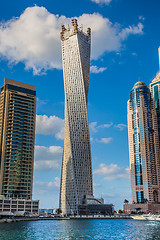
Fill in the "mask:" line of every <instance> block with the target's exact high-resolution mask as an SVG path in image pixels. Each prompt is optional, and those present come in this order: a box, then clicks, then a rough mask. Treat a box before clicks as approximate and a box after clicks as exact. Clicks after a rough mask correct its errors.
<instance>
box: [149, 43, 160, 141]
mask: <svg viewBox="0 0 160 240" xmlns="http://www.w3.org/2000/svg"><path fill="white" fill-rule="evenodd" d="M158 54H159V72H158V74H157V76H156V77H155V78H154V79H153V80H152V82H151V83H150V85H149V88H150V92H151V95H152V98H153V99H154V101H155V107H156V113H157V123H158V136H159V146H160V47H159V48H158Z"/></svg>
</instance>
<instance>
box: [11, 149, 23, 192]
mask: <svg viewBox="0 0 160 240" xmlns="http://www.w3.org/2000/svg"><path fill="white" fill-rule="evenodd" d="M22 158H23V154H22V149H18V150H17V152H16V154H15V159H14V161H13V162H12V177H11V183H10V185H11V188H12V191H13V194H14V196H15V197H18V195H19V186H20V183H21V181H22V177H23V169H22V167H23V165H22Z"/></svg>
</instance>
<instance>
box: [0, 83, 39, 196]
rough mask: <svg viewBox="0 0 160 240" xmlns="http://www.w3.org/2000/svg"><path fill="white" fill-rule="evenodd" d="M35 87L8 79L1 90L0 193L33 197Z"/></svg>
mask: <svg viewBox="0 0 160 240" xmlns="http://www.w3.org/2000/svg"><path fill="white" fill-rule="evenodd" d="M35 117H36V92H35V87H34V86H32V85H29V84H25V83H21V82H17V81H14V80H10V79H5V82H4V86H3V87H2V88H1V92H0V193H3V194H4V196H5V197H8V198H19V199H32V184H33V161H34V139H35Z"/></svg>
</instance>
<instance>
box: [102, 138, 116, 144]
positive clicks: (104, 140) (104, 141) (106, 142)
mask: <svg viewBox="0 0 160 240" xmlns="http://www.w3.org/2000/svg"><path fill="white" fill-rule="evenodd" d="M112 140H113V138H101V140H100V141H99V142H101V143H105V144H108V143H110V142H111V141H112Z"/></svg>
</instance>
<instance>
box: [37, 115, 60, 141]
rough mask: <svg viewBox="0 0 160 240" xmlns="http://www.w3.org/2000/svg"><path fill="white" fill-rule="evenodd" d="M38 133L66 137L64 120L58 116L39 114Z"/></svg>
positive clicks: (58, 137)
mask: <svg viewBox="0 0 160 240" xmlns="http://www.w3.org/2000/svg"><path fill="white" fill-rule="evenodd" d="M36 133H37V134H44V135H55V137H56V138H57V139H64V120H63V119H61V118H59V117H56V116H54V115H53V116H50V117H48V116H46V115H37V116H36Z"/></svg>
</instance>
